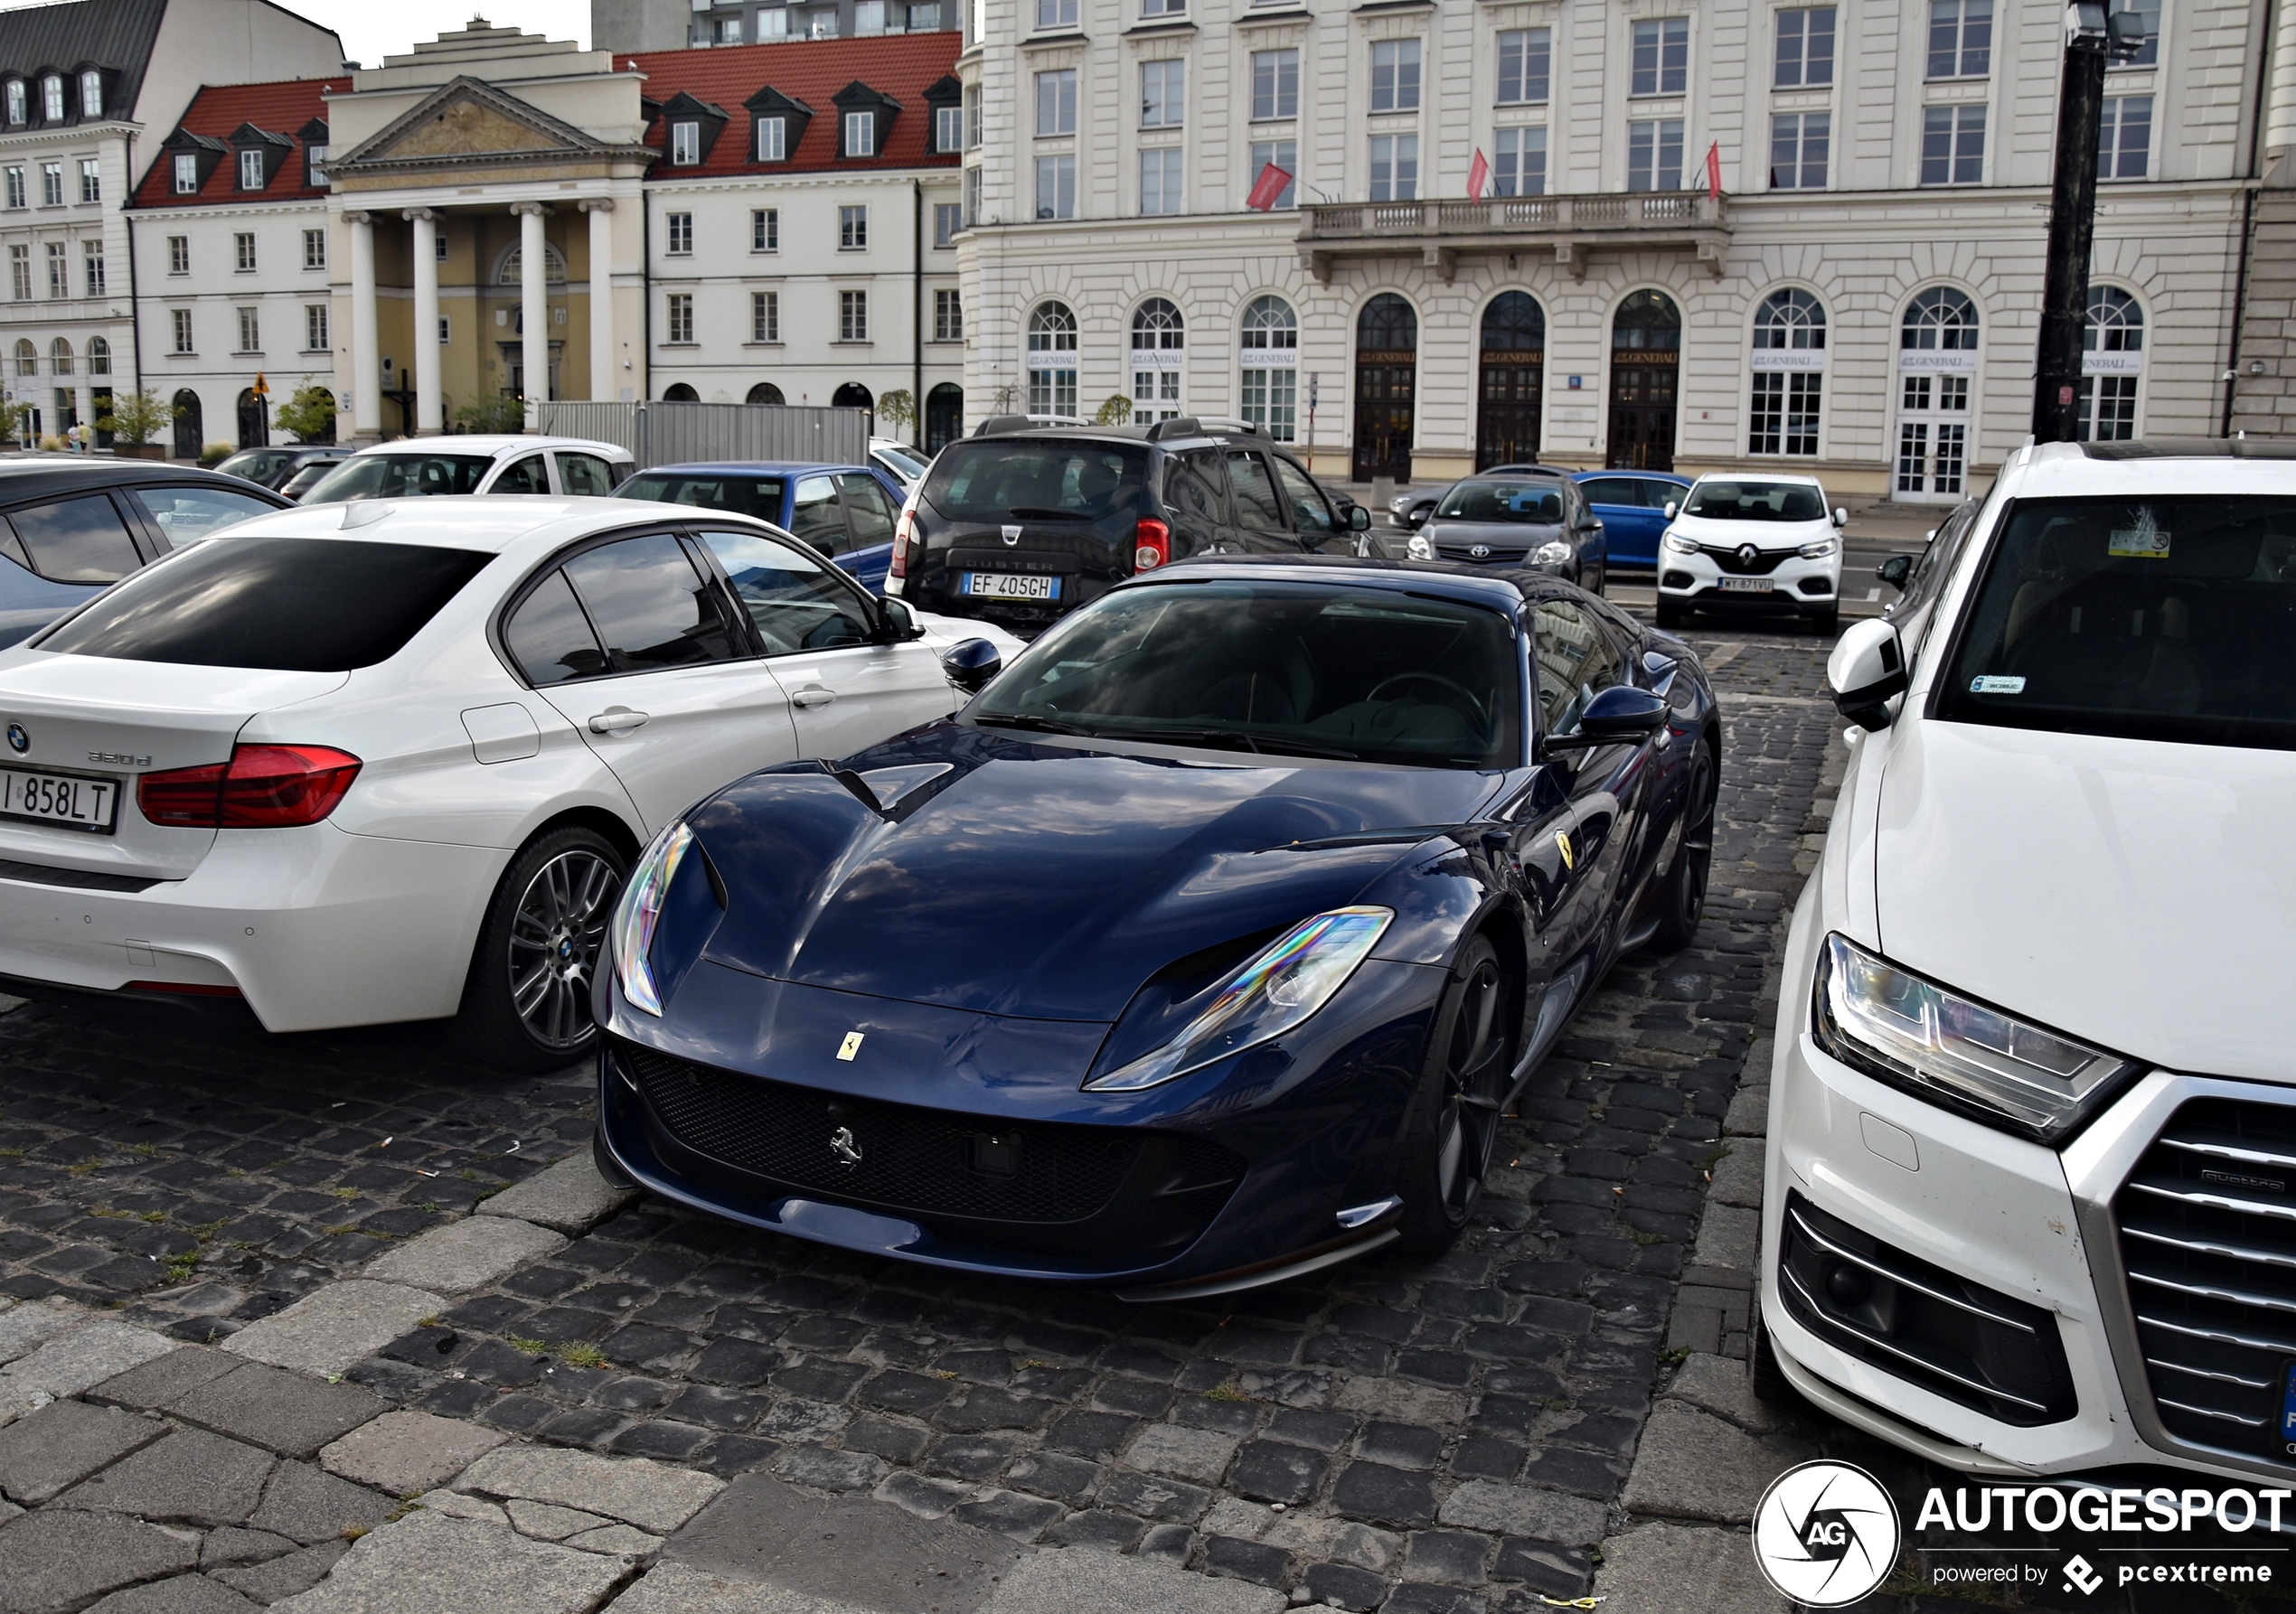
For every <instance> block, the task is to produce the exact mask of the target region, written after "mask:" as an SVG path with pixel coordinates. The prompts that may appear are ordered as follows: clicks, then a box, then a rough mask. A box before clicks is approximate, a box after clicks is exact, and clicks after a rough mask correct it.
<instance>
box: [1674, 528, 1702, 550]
mask: <svg viewBox="0 0 2296 1614" xmlns="http://www.w3.org/2000/svg"><path fill="white" fill-rule="evenodd" d="M1666 547H1667V548H1668V549H1672V550H1673V551H1674V552H1675V553H1676V554H1678V555H1695V554H1697V553H1698V540H1696V539H1695V538H1684V537H1683V536H1682V535H1681V534H1680V533H1679V532H1677V531H1675V530H1674V529H1673V528H1671V527H1669V528H1668V529H1667V530H1666Z"/></svg>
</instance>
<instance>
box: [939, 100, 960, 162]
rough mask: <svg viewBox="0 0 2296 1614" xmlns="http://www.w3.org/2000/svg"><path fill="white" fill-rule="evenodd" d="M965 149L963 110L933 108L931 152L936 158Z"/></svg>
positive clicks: (956, 108) (958, 108) (957, 108)
mask: <svg viewBox="0 0 2296 1614" xmlns="http://www.w3.org/2000/svg"><path fill="white" fill-rule="evenodd" d="M964 149H965V108H963V107H936V108H933V152H934V155H936V156H940V155H948V154H950V153H953V152H958V151H962V150H964Z"/></svg>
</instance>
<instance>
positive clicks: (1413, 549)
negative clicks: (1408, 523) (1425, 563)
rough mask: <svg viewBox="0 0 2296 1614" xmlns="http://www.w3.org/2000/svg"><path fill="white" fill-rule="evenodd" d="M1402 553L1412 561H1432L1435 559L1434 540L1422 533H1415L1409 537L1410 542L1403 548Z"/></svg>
mask: <svg viewBox="0 0 2296 1614" xmlns="http://www.w3.org/2000/svg"><path fill="white" fill-rule="evenodd" d="M1403 552H1404V553H1405V554H1407V555H1408V556H1409V557H1410V558H1412V559H1414V560H1433V559H1434V558H1435V540H1433V539H1431V538H1429V537H1428V536H1427V535H1426V533H1424V532H1415V533H1413V534H1412V535H1411V541H1410V542H1409V543H1407V544H1406V545H1404V546H1403Z"/></svg>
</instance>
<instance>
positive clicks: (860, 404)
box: [829, 381, 877, 409]
mask: <svg viewBox="0 0 2296 1614" xmlns="http://www.w3.org/2000/svg"><path fill="white" fill-rule="evenodd" d="M829 407H830V408H833V409H873V408H876V407H877V400H876V399H874V398H871V397H870V393H869V389H868V388H866V387H864V386H862V385H861V383H860V382H859V381H847V382H846V383H845V384H844V385H843V386H842V387H840V388H838V389H837V390H836V391H834V392H833V393H831V394H830V395H829Z"/></svg>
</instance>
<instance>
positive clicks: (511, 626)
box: [503, 569, 613, 689]
mask: <svg viewBox="0 0 2296 1614" xmlns="http://www.w3.org/2000/svg"><path fill="white" fill-rule="evenodd" d="M503 643H504V644H505V645H506V646H508V647H509V650H510V657H511V660H512V661H513V662H517V663H518V670H519V671H521V672H522V673H524V674H525V675H526V681H527V682H528V683H530V684H532V685H533V686H534V687H535V688H536V689H541V687H543V686H544V685H546V684H562V683H569V682H571V681H572V680H575V679H578V678H597V677H598V676H600V675H601V674H603V673H607V672H610V671H613V669H612V667H611V666H609V665H608V664H607V659H606V652H604V651H602V650H600V649H599V648H598V635H597V634H596V633H592V632H590V619H589V618H588V617H587V616H585V615H582V607H581V605H580V603H579V601H577V600H576V599H575V597H574V589H573V586H572V585H570V584H569V583H568V582H567V580H566V574H565V573H564V572H562V571H559V570H556V569H553V570H552V571H551V572H550V576H548V577H544V578H543V579H542V580H541V582H540V583H537V584H536V585H535V586H534V590H533V592H532V593H531V594H529V595H528V596H526V598H525V599H524V600H523V601H522V602H521V603H520V605H519V607H518V609H517V610H516V611H514V612H513V613H512V614H511V618H510V620H509V621H508V622H507V623H504V624H503Z"/></svg>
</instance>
